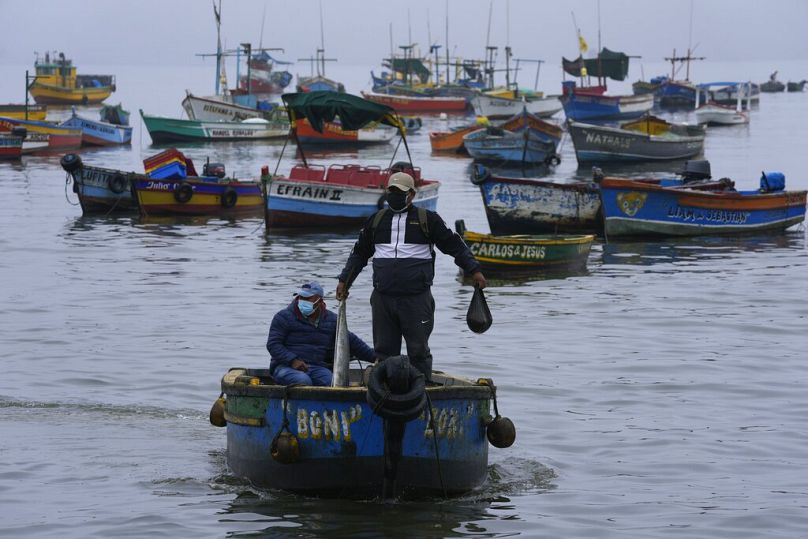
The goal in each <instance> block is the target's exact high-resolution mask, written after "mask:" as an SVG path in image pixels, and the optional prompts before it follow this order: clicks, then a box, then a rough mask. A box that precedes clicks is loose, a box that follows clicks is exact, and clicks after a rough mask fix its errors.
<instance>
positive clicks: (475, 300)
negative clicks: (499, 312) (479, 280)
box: [466, 286, 494, 333]
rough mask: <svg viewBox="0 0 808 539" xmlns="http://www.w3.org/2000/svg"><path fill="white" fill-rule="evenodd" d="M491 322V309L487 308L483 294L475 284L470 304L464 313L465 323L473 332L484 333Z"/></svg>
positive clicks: (492, 320)
mask: <svg viewBox="0 0 808 539" xmlns="http://www.w3.org/2000/svg"><path fill="white" fill-rule="evenodd" d="M493 322H494V319H493V318H491V311H490V310H489V309H488V303H487V302H486V301H485V295H484V294H483V291H482V289H481V288H479V287H476V286H475V287H474V295H473V296H471V304H470V305H469V310H468V312H467V313H466V323H467V324H468V325H469V329H470V330H471V331H473V332H474V333H485V332H486V330H488V328H490V327H491V324H492V323H493Z"/></svg>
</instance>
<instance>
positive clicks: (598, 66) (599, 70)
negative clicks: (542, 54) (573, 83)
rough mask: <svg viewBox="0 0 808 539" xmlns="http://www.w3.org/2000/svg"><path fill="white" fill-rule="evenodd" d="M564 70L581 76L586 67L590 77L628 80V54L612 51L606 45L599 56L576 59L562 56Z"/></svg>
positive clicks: (575, 75)
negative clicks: (582, 69) (583, 68)
mask: <svg viewBox="0 0 808 539" xmlns="http://www.w3.org/2000/svg"><path fill="white" fill-rule="evenodd" d="M561 61H562V65H563V67H564V71H566V72H567V73H569V74H570V75H572V76H574V77H580V76H581V68H582V67H586V72H587V75H589V76H590V77H608V78H610V79H612V80H626V77H627V76H628V56H626V55H625V54H623V53H622V52H614V51H610V50H609V49H607V48H606V47H603V50H602V51H600V54H598V57H597V58H582V57H580V56H579V57H578V58H577V59H575V60H567V59H566V58H563V57H562V58H561Z"/></svg>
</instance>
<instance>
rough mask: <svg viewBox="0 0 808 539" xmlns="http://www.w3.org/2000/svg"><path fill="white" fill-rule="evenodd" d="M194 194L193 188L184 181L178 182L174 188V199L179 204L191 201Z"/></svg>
mask: <svg viewBox="0 0 808 539" xmlns="http://www.w3.org/2000/svg"><path fill="white" fill-rule="evenodd" d="M193 196H194V188H193V187H191V186H190V185H189V184H187V183H185V182H180V183H178V184H177V187H175V188H174V200H176V201H177V202H179V203H180V204H185V203H187V202H190V201H191V198H193Z"/></svg>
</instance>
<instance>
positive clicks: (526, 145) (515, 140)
mask: <svg viewBox="0 0 808 539" xmlns="http://www.w3.org/2000/svg"><path fill="white" fill-rule="evenodd" d="M504 126H507V128H504ZM562 135H563V131H562V130H561V128H560V127H558V126H557V125H555V124H551V123H549V122H545V121H544V120H542V119H541V118H538V117H537V116H534V115H531V114H529V113H528V112H527V111H526V110H524V109H523V110H522V113H521V114H517V115H516V116H514V117H513V118H511V119H510V120H508V121H507V122H505V124H503V126H500V127H494V126H488V127H485V128H483V129H479V130H477V131H472V132H471V133H469V134H467V135H465V136H464V137H463V146H464V147H465V148H466V151H467V152H468V153H469V155H471V156H472V157H473V158H474V159H476V160H478V161H497V162H517V163H529V164H542V163H543V164H548V165H550V164H553V165H555V164H558V163H560V162H561V158H560V157H559V156H558V154H557V153H556V149H557V148H558V143H559V142H560V141H561V136H562Z"/></svg>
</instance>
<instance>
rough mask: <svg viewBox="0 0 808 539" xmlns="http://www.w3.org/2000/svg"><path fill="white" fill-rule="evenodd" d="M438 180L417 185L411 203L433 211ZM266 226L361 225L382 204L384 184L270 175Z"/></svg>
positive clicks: (314, 226) (436, 201) (316, 226)
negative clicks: (298, 178)
mask: <svg viewBox="0 0 808 539" xmlns="http://www.w3.org/2000/svg"><path fill="white" fill-rule="evenodd" d="M439 186H440V184H439V183H438V182H431V183H428V184H426V185H423V186H420V187H419V188H418V192H417V194H416V197H415V200H414V204H415V205H416V206H419V207H422V208H426V209H428V210H432V211H435V210H436V209H437V206H438V189H439ZM268 192H269V196H268V197H267V214H266V220H267V227H278V228H320V227H329V226H361V225H362V223H364V222H365V220H367V218H368V217H370V216H371V215H373V214H374V213H375V212H377V211H378V210H379V209H381V208H383V207H384V197H385V193H386V189H385V188H384V187H358V186H351V185H341V184H336V183H328V182H323V181H301V180H293V179H289V178H283V177H276V178H273V179H272V181H271V182H270V184H269V187H268Z"/></svg>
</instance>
